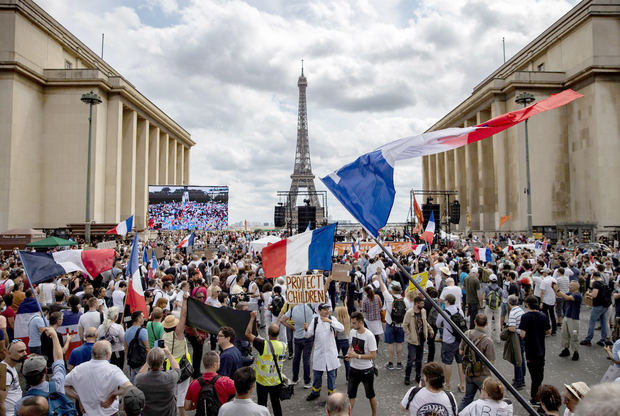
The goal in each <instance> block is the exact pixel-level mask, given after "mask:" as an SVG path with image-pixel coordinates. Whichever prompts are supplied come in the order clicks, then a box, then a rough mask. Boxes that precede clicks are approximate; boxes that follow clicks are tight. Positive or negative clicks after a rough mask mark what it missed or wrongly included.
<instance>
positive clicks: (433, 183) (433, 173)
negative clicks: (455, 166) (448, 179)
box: [427, 155, 437, 191]
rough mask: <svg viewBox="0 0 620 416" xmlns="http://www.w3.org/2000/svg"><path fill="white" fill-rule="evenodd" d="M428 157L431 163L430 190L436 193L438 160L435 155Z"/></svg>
mask: <svg viewBox="0 0 620 416" xmlns="http://www.w3.org/2000/svg"><path fill="white" fill-rule="evenodd" d="M427 157H428V161H429V163H428V165H429V175H428V189H429V190H431V191H434V190H436V189H437V184H436V179H437V158H436V157H435V155H430V156H427Z"/></svg>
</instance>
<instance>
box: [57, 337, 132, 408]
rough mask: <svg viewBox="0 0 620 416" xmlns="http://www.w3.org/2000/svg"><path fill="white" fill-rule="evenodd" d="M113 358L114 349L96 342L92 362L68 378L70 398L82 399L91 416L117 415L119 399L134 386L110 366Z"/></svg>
mask: <svg viewBox="0 0 620 416" xmlns="http://www.w3.org/2000/svg"><path fill="white" fill-rule="evenodd" d="M89 330H90V328H89ZM110 358H112V345H111V344H110V343H109V342H108V341H97V342H96V343H95V345H93V348H92V359H91V360H89V361H86V362H85V363H83V364H80V365H79V366H77V367H75V368H74V369H73V370H72V371H71V372H70V373H69V375H68V376H67V382H66V386H67V396H69V397H71V398H73V399H79V401H80V403H81V404H82V407H83V408H84V414H86V415H88V416H90V415H98V416H111V415H116V414H117V413H118V410H119V402H118V397H120V396H122V395H123V393H124V391H125V389H127V388H128V387H130V386H131V382H130V381H129V379H128V378H127V376H125V373H123V371H122V370H121V369H120V368H118V367H117V366H115V365H114V364H110V362H109V361H110Z"/></svg>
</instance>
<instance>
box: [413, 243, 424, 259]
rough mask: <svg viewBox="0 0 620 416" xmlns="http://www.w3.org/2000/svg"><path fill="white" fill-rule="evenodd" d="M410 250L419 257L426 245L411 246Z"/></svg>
mask: <svg viewBox="0 0 620 416" xmlns="http://www.w3.org/2000/svg"><path fill="white" fill-rule="evenodd" d="M411 249H412V250H413V254H415V255H416V256H418V257H420V254H422V252H423V251H424V250H425V249H426V244H414V245H412V246H411Z"/></svg>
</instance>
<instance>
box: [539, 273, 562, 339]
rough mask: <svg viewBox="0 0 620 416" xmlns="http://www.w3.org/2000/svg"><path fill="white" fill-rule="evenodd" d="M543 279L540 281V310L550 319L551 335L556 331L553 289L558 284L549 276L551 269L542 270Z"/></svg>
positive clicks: (554, 289)
mask: <svg viewBox="0 0 620 416" xmlns="http://www.w3.org/2000/svg"><path fill="white" fill-rule="evenodd" d="M542 274H543V279H542V282H541V283H540V299H541V308H540V309H541V310H542V311H543V313H544V314H545V315H547V319H549V320H550V321H551V335H555V334H556V331H557V326H558V325H557V322H556V319H555V291H556V288H557V286H558V282H557V280H556V279H555V277H553V276H551V270H549V269H546V268H545V269H543V270H542Z"/></svg>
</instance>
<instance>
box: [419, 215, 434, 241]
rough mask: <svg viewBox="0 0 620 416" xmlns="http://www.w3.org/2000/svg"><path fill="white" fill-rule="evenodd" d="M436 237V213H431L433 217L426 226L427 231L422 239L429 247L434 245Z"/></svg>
mask: <svg viewBox="0 0 620 416" xmlns="http://www.w3.org/2000/svg"><path fill="white" fill-rule="evenodd" d="M434 237H435V213H433V212H431V216H430V217H429V219H428V224H426V230H424V234H422V237H421V239H422V240H424V241H426V242H427V243H428V244H429V245H431V244H433V238H434Z"/></svg>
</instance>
